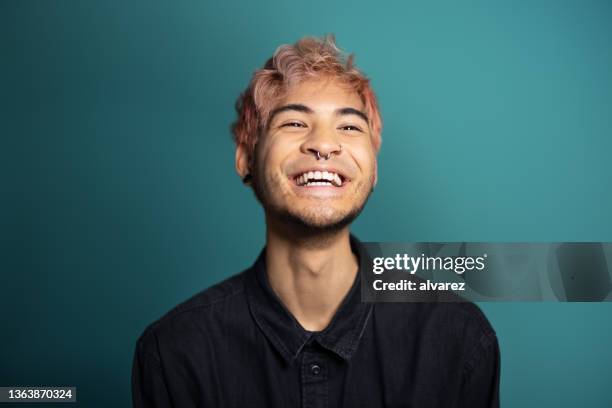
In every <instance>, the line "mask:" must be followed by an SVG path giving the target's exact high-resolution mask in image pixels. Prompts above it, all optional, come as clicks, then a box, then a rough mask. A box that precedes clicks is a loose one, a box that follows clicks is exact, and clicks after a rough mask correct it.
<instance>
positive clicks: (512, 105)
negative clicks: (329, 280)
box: [0, 0, 612, 408]
mask: <svg viewBox="0 0 612 408" xmlns="http://www.w3.org/2000/svg"><path fill="white" fill-rule="evenodd" d="M459 3H461V4H459ZM610 21H612V3H610V2H609V1H582V2H578V1H532V2H527V1H515V2H491V1H470V2H452V1H448V2H437V1H434V2H431V1H422V2H406V1H402V2H399V1H398V2H389V3H385V2H383V3H374V2H371V1H353V2H324V1H321V0H315V1H309V2H295V1H292V2H288V1H267V2H265V3H264V2H252V1H227V2H211V1H173V2H152V1H142V2H134V1H130V2H127V1H97V2H94V1H77V0H73V1H68V0H65V1H7V0H4V1H1V2H0V52H1V54H0V55H1V64H0V78H1V79H0V80H1V82H0V86H1V88H0V103H1V106H0V108H1V109H0V114H1V117H0V132H1V135H2V138H1V140H2V145H1V149H0V161H1V163H2V176H1V177H2V178H1V179H0V180H1V183H2V184H1V185H2V211H1V214H2V215H1V217H2V218H1V221H2V225H1V230H2V234H1V236H2V253H1V254H0V255H1V257H2V263H1V284H0V322H1V324H2V328H1V329H0V342H1V347H0V385H75V386H77V387H78V391H79V394H78V398H79V400H80V403H79V404H78V406H83V407H85V406H87V407H119V406H129V405H130V384H129V380H130V369H131V363H132V352H133V347H134V343H135V340H136V338H137V337H138V335H139V334H140V333H141V332H142V330H143V329H144V327H145V326H146V325H147V324H148V323H150V322H152V321H153V320H154V319H156V318H158V317H159V316H161V315H162V314H163V313H164V312H166V311H167V310H168V309H170V308H171V307H172V306H174V305H175V304H177V303H178V302H180V301H182V300H184V299H186V298H187V297H189V296H191V295H192V294H194V293H196V292H197V291H199V290H201V289H202V288H205V287H207V286H209V285H211V284H213V283H215V282H217V281H219V280H221V279H223V278H225V277H228V276H230V275H231V274H234V273H236V272H239V271H240V270H242V269H243V268H245V267H247V266H249V265H250V264H251V263H252V262H253V260H254V259H255V257H256V255H257V253H258V251H259V250H260V248H261V247H262V245H263V244H264V224H263V218H262V212H261V210H260V208H259V206H258V204H257V203H256V201H255V199H254V198H253V196H252V194H251V192H250V191H249V190H248V189H247V188H245V187H244V186H243V185H242V184H241V183H240V181H239V179H238V177H237V176H236V175H235V173H234V170H233V154H234V153H233V146H232V142H231V140H230V134H229V125H230V123H231V122H232V121H233V119H234V111H233V104H234V101H235V99H236V97H237V96H238V93H239V92H240V91H241V90H242V89H243V88H244V87H245V86H246V84H247V81H248V79H249V77H250V74H251V73H252V71H253V70H254V69H255V68H256V67H258V66H260V65H261V64H263V62H264V61H265V59H266V58H267V57H268V56H270V55H271V54H272V52H273V51H274V49H275V48H276V46H278V45H280V44H282V43H290V42H294V41H296V40H297V39H298V38H299V37H301V36H303V35H322V34H324V33H328V32H332V33H335V34H336V36H337V41H338V43H339V45H340V46H341V47H343V48H344V49H346V50H348V51H351V52H355V53H356V56H357V59H356V62H357V64H358V65H359V66H360V67H361V68H362V69H363V70H364V71H365V72H366V73H367V74H368V75H369V76H370V77H371V78H372V82H373V85H374V87H375V89H376V91H377V94H378V96H379V98H380V104H381V108H382V113H383V120H384V132H383V147H382V150H381V152H380V156H379V172H380V182H379V185H378V187H377V189H376V191H375V192H374V194H373V196H372V197H371V200H370V202H369V204H368V206H367V207H366V210H365V211H364V213H363V214H362V215H361V217H360V218H359V219H358V221H357V222H356V223H355V225H354V229H353V231H354V232H355V233H356V235H357V236H358V237H360V239H362V240H363V241H398V242H411V241H581V240H585V241H586V240H588V241H610V240H612V230H611V227H612V216H611V211H610V209H611V208H612V188H611V187H612V182H611V181H610V174H612V162H611V161H610V159H609V155H610V152H611V151H612V141H611V139H610V136H611V135H612V115H611V114H612V76H611V74H610V73H611V72H612V47H610V39H611V38H612V37H611V34H612V25H611V24H610ZM481 307H482V308H483V310H484V311H485V313H486V315H487V316H488V317H489V319H490V320H491V322H492V324H493V326H494V328H495V329H496V331H497V333H498V335H499V340H500V346H501V352H502V383H501V398H502V404H503V406H504V407H521V408H522V407H542V406H555V407H559V408H560V407H575V406H581V407H604V406H612V391H611V390H610V387H609V385H610V379H611V378H612V349H611V347H612V346H611V344H612V318H611V312H612V304H610V303H605V304H562V303H556V304H554V303H506V304H481ZM20 406H24V405H20Z"/></svg>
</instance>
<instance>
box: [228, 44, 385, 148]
mask: <svg viewBox="0 0 612 408" xmlns="http://www.w3.org/2000/svg"><path fill="white" fill-rule="evenodd" d="M353 61H354V54H351V55H348V56H347V55H346V54H345V53H344V52H343V51H342V50H340V49H339V48H338V47H337V46H336V42H335V38H334V36H333V35H331V34H329V35H326V36H324V37H322V38H315V37H304V38H302V39H300V40H299V41H298V42H296V43H295V44H294V45H287V44H286V45H281V46H280V47H278V48H277V49H276V51H275V52H274V55H273V56H272V57H271V58H270V59H268V61H266V63H265V64H264V66H263V68H260V69H258V70H256V71H255V72H254V73H253V76H252V77H251V81H250V83H249V86H248V87H247V89H246V90H245V91H244V92H242V93H241V94H240V96H239V97H238V100H237V101H236V112H237V114H238V118H237V120H236V121H235V122H234V123H233V124H232V127H231V129H232V133H233V139H234V142H235V143H236V144H244V145H245V146H246V147H247V151H248V153H249V155H251V157H252V153H253V151H254V149H255V145H256V144H257V140H258V138H259V135H260V134H261V133H262V132H263V131H264V130H266V129H267V126H268V119H269V115H270V112H271V110H272V107H273V106H272V105H273V104H274V102H275V101H276V100H278V99H280V98H282V97H283V95H284V94H285V93H286V92H287V90H288V89H289V87H291V86H293V85H296V84H298V83H300V82H301V81H303V80H307V79H313V78H321V77H330V78H333V79H335V80H339V81H340V82H341V83H343V84H345V85H347V86H348V87H349V88H350V89H353V90H354V91H355V92H357V94H358V95H359V96H360V97H361V99H362V101H363V103H364V106H365V111H366V114H367V116H368V118H369V121H370V123H369V125H370V129H371V130H372V143H373V145H374V148H375V149H376V150H377V151H378V149H379V148H380V144H381V141H382V139H381V131H382V119H381V117H380V112H379V108H378V102H377V99H376V95H375V94H374V91H373V90H372V88H371V86H370V80H369V79H368V78H367V77H366V76H365V75H364V74H363V73H362V72H361V71H359V70H358V69H357V68H356V67H355V65H354V63H353Z"/></svg>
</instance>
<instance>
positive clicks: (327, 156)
mask: <svg viewBox="0 0 612 408" xmlns="http://www.w3.org/2000/svg"><path fill="white" fill-rule="evenodd" d="M338 146H340V150H338V153H336V154H340V153H341V152H342V145H341V144H338ZM316 152H317V161H318V160H321V157H324V158H325V160H329V158H330V157H331V155H332V153H334V152H329V153H327V154H326V155H325V156H321V152H319V151H318V150H317V151H316Z"/></svg>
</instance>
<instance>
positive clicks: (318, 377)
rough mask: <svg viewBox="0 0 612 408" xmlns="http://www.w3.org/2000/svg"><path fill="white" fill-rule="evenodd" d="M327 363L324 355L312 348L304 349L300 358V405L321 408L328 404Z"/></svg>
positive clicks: (305, 407) (306, 407)
mask: <svg viewBox="0 0 612 408" xmlns="http://www.w3.org/2000/svg"><path fill="white" fill-rule="evenodd" d="M327 370H328V363H327V361H326V357H325V356H324V355H323V354H321V353H318V352H316V351H313V350H305V351H304V356H303V359H302V367H301V371H302V406H303V407H304V408H322V407H327V406H328V403H327V401H328V398H329V397H328V384H327V372H328V371H327Z"/></svg>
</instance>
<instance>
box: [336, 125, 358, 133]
mask: <svg viewBox="0 0 612 408" xmlns="http://www.w3.org/2000/svg"><path fill="white" fill-rule="evenodd" d="M340 129H342V130H347V131H352V132H355V131H356V132H362V130H361V128H360V127H358V126H355V125H345V126H340Z"/></svg>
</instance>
